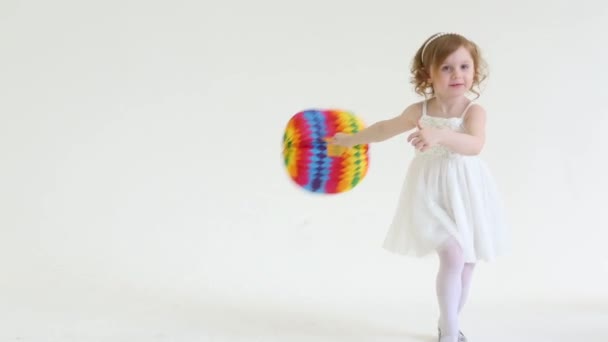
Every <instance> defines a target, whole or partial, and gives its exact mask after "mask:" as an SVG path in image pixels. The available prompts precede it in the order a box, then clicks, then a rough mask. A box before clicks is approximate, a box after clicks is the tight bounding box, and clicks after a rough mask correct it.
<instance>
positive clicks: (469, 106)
mask: <svg viewBox="0 0 608 342" xmlns="http://www.w3.org/2000/svg"><path fill="white" fill-rule="evenodd" d="M474 104H475V102H473V101H471V102H469V104H468V105H467V106H466V107H465V109H464V110H463V111H462V114H460V117H461V118H464V116H465V115H466V114H467V112H468V111H469V108H471V106H472V105H474Z"/></svg>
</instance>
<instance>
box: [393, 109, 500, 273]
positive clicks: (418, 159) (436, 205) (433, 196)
mask: <svg viewBox="0 0 608 342" xmlns="http://www.w3.org/2000/svg"><path fill="white" fill-rule="evenodd" d="M472 104H473V103H471V104H469V106H467V108H466V109H465V110H464V112H463V113H462V115H461V116H460V117H453V118H440V117H434V116H429V115H427V109H426V107H427V105H426V101H425V102H424V103H423V104H422V116H421V122H422V125H423V126H427V127H430V126H433V127H447V128H449V129H452V130H454V131H457V132H463V131H464V127H463V117H464V115H466V112H467V110H468V109H469V108H470V106H471V105H472ZM505 230H506V225H505V222H504V215H503V209H502V204H501V202H500V199H499V196H498V191H497V187H496V185H495V183H494V180H493V178H492V176H491V174H490V171H489V169H488V167H487V166H486V164H485V163H484V162H483V161H482V160H481V159H480V158H479V157H478V156H466V155H462V154H458V153H455V152H451V151H450V150H448V149H447V148H446V147H444V146H441V145H437V146H434V147H432V148H431V149H429V150H427V151H425V152H420V151H418V150H416V156H415V157H414V158H413V160H412V162H411V164H410V166H409V168H408V171H407V174H406V177H405V181H404V183H403V188H402V190H401V196H400V198H399V201H398V206H397V209H396V213H395V216H394V218H393V221H392V224H391V225H390V228H389V231H388V234H387V236H386V239H385V241H384V245H383V247H384V248H385V249H387V250H388V251H391V252H394V253H398V254H404V255H415V256H424V255H427V254H429V253H431V252H435V251H436V250H437V248H438V247H440V246H441V244H442V243H444V242H445V241H446V240H447V239H448V238H450V237H454V238H455V239H456V241H458V242H459V244H460V246H461V247H462V250H463V252H464V257H465V262H476V261H479V260H485V261H490V260H493V259H494V258H495V257H496V256H498V255H499V254H501V252H502V251H503V248H504V247H505V246H504V245H505V244H506V241H505V239H506V232H505Z"/></svg>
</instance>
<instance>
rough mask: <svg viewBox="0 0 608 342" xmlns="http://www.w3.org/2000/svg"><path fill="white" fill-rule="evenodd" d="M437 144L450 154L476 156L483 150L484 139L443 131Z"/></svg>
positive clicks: (447, 130)
mask: <svg viewBox="0 0 608 342" xmlns="http://www.w3.org/2000/svg"><path fill="white" fill-rule="evenodd" d="M439 143H440V144H441V145H443V146H445V147H447V148H448V149H449V150H451V151H452V152H456V153H460V154H464V155H477V154H479V153H481V150H482V149H483V145H484V139H483V138H482V137H477V136H474V135H471V134H467V133H459V132H454V131H452V130H449V129H444V130H443V134H442V135H441V139H440V140H439Z"/></svg>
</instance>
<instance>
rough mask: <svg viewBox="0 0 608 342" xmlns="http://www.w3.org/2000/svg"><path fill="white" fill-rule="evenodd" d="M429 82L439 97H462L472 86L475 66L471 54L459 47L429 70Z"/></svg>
mask: <svg viewBox="0 0 608 342" xmlns="http://www.w3.org/2000/svg"><path fill="white" fill-rule="evenodd" d="M430 74H431V76H430V78H429V82H430V83H431V85H432V87H433V91H434V93H435V94H436V95H437V96H439V97H444V98H451V97H457V96H464V95H465V94H466V93H467V92H468V91H469V90H470V89H471V87H472V86H473V79H474V77H475V64H474V62H473V57H471V53H469V51H468V50H467V49H466V48H465V47H463V46H461V47H459V48H458V49H457V50H456V51H454V52H453V53H451V54H450V55H449V56H448V57H447V58H446V59H445V60H444V61H443V62H442V63H441V64H439V65H436V66H435V67H433V68H431V70H430Z"/></svg>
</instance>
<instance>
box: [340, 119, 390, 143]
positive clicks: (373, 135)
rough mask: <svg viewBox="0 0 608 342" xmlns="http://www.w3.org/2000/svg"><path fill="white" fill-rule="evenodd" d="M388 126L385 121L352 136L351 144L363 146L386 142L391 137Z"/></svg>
mask: <svg viewBox="0 0 608 342" xmlns="http://www.w3.org/2000/svg"><path fill="white" fill-rule="evenodd" d="M386 126H387V125H386V124H385V121H378V122H376V123H374V124H373V125H371V126H369V127H367V128H365V129H363V130H361V131H359V132H357V133H355V134H353V135H351V136H350V142H351V144H352V145H361V144H369V143H372V142H379V141H383V140H386V139H388V138H389V136H390V134H388V133H389V132H388V131H387V129H386Z"/></svg>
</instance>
